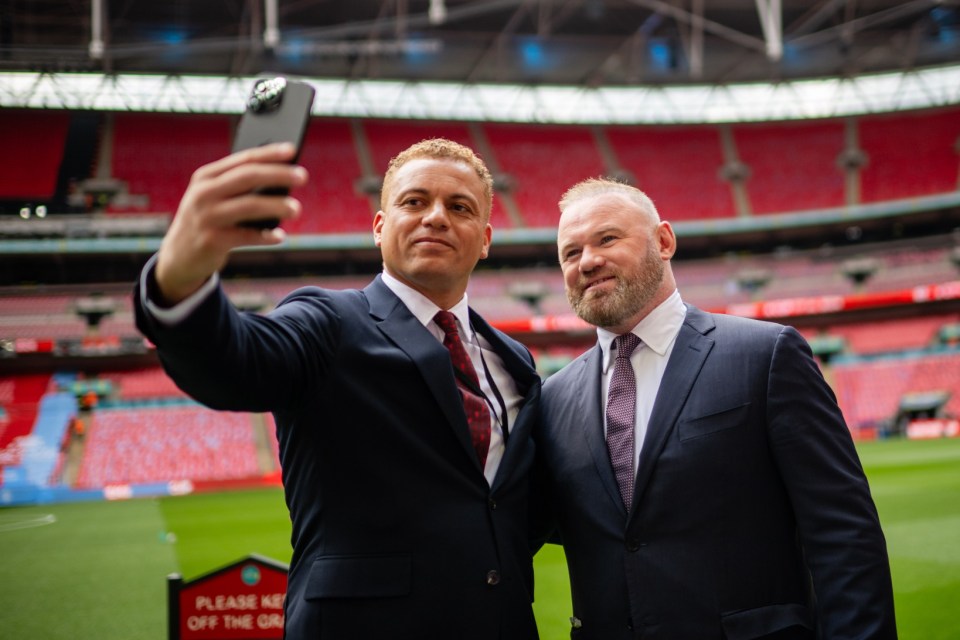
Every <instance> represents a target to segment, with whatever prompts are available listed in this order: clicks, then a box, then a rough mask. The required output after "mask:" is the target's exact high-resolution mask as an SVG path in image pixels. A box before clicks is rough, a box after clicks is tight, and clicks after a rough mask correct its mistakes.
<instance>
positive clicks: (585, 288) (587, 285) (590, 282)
mask: <svg viewBox="0 0 960 640" xmlns="http://www.w3.org/2000/svg"><path fill="white" fill-rule="evenodd" d="M615 280H616V278H615V277H614V276H604V277H602V278H594V279H593V280H588V281H587V282H586V283H584V285H583V286H582V287H581V288H580V290H581V291H583V292H587V291H590V290H591V289H593V288H595V287H597V286H600V285H603V284H604V283H605V282H610V281H615Z"/></svg>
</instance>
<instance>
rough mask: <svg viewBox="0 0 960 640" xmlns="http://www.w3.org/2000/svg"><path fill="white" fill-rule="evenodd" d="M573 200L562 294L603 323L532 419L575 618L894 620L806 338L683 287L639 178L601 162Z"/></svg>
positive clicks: (799, 627)
mask: <svg viewBox="0 0 960 640" xmlns="http://www.w3.org/2000/svg"><path fill="white" fill-rule="evenodd" d="M560 208H561V211H562V213H561V218H560V223H559V230H558V248H559V258H560V265H561V268H562V271H563V277H564V282H565V286H566V290H567V296H568V298H569V300H570V303H571V305H572V306H573V308H574V310H575V311H576V313H577V314H578V315H579V316H580V317H581V318H582V319H584V320H586V321H587V322H589V323H590V324H593V325H595V326H596V327H597V335H598V344H597V345H596V347H594V348H592V349H590V350H589V351H587V352H586V353H584V354H583V355H581V356H580V357H579V358H577V359H576V360H574V361H573V362H572V363H570V364H569V365H567V366H566V367H565V368H564V369H563V370H562V371H560V372H559V373H557V374H555V375H553V376H552V377H550V378H549V379H548V380H547V381H546V382H545V383H544V388H543V398H542V403H541V407H542V412H543V422H542V425H541V427H540V428H538V431H537V433H536V436H535V442H536V444H537V459H538V461H541V462H542V471H543V474H542V478H541V481H542V483H543V485H544V486H545V487H546V490H547V492H548V494H549V495H550V499H549V501H547V503H548V504H549V506H550V507H551V510H552V517H553V521H552V524H553V526H554V527H555V529H549V528H548V529H546V530H545V536H546V535H550V534H549V532H550V531H555V533H554V534H553V537H554V539H556V536H557V534H558V535H559V539H560V540H561V541H562V544H563V546H564V549H565V551H566V556H567V561H568V564H569V570H570V580H571V586H572V594H573V617H572V618H571V621H572V626H573V629H572V632H571V637H573V638H581V639H583V640H587V639H590V640H627V639H639V638H645V639H646V638H650V639H653V638H663V639H666V640H685V639H690V640H710V639H716V640H720V639H721V638H726V639H738V640H739V639H746V638H826V639H839V638H845V639H849V638H895V637H896V625H895V621H894V606H893V595H892V587H891V581H890V571H889V562H888V558H887V551H886V543H885V541H884V536H883V533H882V531H881V529H880V523H879V519H878V517H877V512H876V509H875V507H874V503H873V500H872V498H871V495H870V491H869V488H868V486H867V481H866V478H865V477H864V474H863V470H862V468H861V465H860V462H859V459H858V457H857V453H856V450H855V449H854V445H853V442H852V440H851V437H850V433H849V431H848V429H847V427H846V425H845V423H844V420H843V416H842V415H841V413H840V410H839V408H838V406H837V403H836V400H835V397H834V395H833V393H832V392H831V390H830V388H829V387H828V386H827V384H826V383H825V381H824V379H823V377H822V375H821V373H820V370H819V368H818V367H817V364H816V362H815V360H814V359H813V357H812V355H811V352H810V349H809V347H808V345H807V343H806V342H805V341H804V340H803V338H802V337H801V336H800V335H799V334H798V333H797V331H796V330H794V329H793V328H791V327H786V326H781V325H778V324H773V323H768V322H759V321H755V320H749V319H743V318H736V317H731V316H725V315H714V314H711V313H706V312H704V311H701V310H699V309H697V308H696V307H693V306H690V305H685V304H684V303H683V302H682V301H681V299H680V294H679V292H678V291H677V288H676V283H675V280H674V276H673V273H672V271H671V267H670V260H671V258H672V256H673V254H674V251H675V250H676V246H677V243H676V237H675V235H674V233H673V230H672V229H671V227H670V224H669V223H667V222H662V221H661V220H660V218H659V215H658V213H657V210H656V208H655V207H654V205H653V203H652V202H651V201H650V199H649V198H648V197H647V196H646V195H645V194H643V193H642V192H641V191H639V190H638V189H635V188H633V187H630V186H628V185H624V184H620V183H617V182H613V181H608V180H598V179H591V180H588V181H585V182H583V183H580V184H578V185H576V186H575V187H573V188H572V189H570V190H569V191H568V192H567V193H566V194H565V195H564V197H563V199H562V200H561V202H560ZM608 394H609V396H608Z"/></svg>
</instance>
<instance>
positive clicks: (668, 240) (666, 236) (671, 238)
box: [657, 221, 677, 260]
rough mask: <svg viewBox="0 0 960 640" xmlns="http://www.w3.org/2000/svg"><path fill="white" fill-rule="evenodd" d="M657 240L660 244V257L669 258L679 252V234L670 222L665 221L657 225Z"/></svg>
mask: <svg viewBox="0 0 960 640" xmlns="http://www.w3.org/2000/svg"><path fill="white" fill-rule="evenodd" d="M657 241H658V243H659V245H660V257H661V258H663V259H664V260H669V259H670V258H672V257H673V254H674V253H676V252H677V236H676V234H674V233H673V227H671V226H670V223H669V222H666V221H663V222H660V223H659V224H658V225H657Z"/></svg>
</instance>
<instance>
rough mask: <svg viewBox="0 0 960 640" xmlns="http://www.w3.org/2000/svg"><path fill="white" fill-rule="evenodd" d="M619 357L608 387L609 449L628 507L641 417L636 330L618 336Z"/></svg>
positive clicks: (628, 509)
mask: <svg viewBox="0 0 960 640" xmlns="http://www.w3.org/2000/svg"><path fill="white" fill-rule="evenodd" d="M616 342H617V359H616V362H615V364H614V367H613V376H612V377H611V378H610V388H609V390H608V391H607V449H609V450H610V462H611V464H612V465H613V473H614V475H616V477H617V484H618V485H619V486H620V496H621V497H622V498H623V504H624V505H626V507H627V511H630V505H631V503H633V484H634V473H633V457H634V455H633V446H634V435H633V426H634V422H636V419H637V415H636V412H637V379H636V376H635V375H634V373H633V365H631V364H630V354H631V353H633V350H634V349H636V348H637V347H638V346H639V345H640V338H638V337H637V336H635V335H634V334H632V333H625V334H623V335H622V336H617V338H616Z"/></svg>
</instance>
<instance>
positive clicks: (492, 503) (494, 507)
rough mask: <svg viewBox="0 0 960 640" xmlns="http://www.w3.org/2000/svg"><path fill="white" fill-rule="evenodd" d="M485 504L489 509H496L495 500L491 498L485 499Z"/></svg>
mask: <svg viewBox="0 0 960 640" xmlns="http://www.w3.org/2000/svg"><path fill="white" fill-rule="evenodd" d="M487 506H488V507H490V511H496V510H497V501H496V500H494V499H493V498H490V499H489V500H488V501H487Z"/></svg>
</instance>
